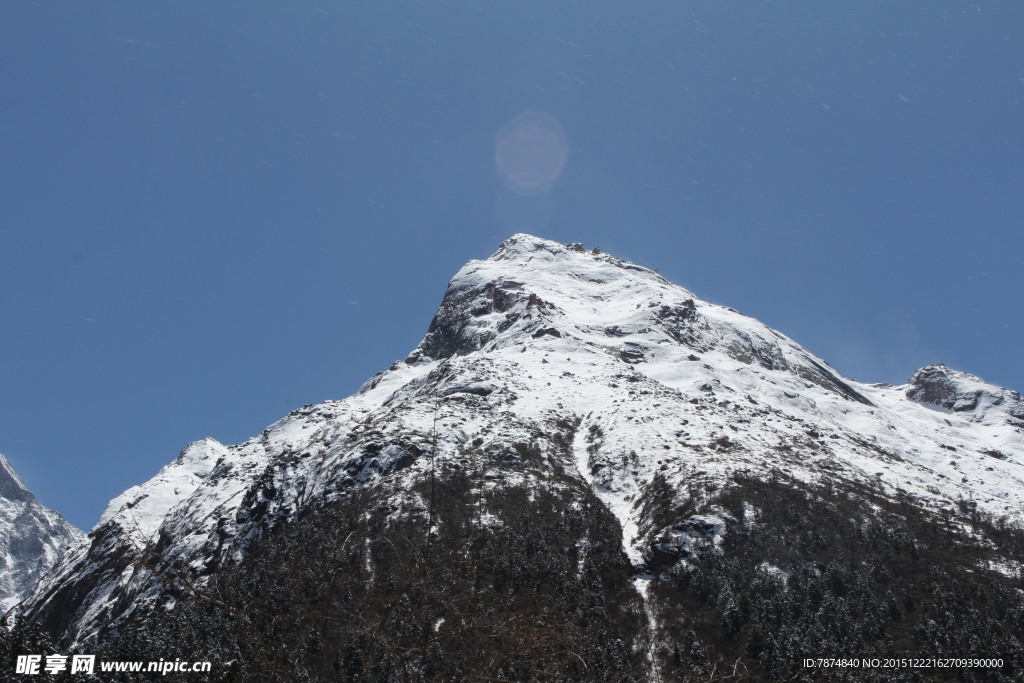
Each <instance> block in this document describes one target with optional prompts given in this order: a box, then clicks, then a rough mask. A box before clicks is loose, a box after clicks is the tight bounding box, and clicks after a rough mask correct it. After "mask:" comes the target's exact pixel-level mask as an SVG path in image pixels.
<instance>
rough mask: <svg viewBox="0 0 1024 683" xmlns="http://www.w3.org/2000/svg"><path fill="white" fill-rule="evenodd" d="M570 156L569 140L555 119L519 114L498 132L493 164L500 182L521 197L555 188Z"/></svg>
mask: <svg viewBox="0 0 1024 683" xmlns="http://www.w3.org/2000/svg"><path fill="white" fill-rule="evenodd" d="M568 156H569V141H568V140H567V139H566V137H565V132H564V131H563V130H562V125H561V124H560V123H559V122H558V119H556V118H555V117H554V116H551V115H549V114H544V113H542V112H538V111H528V112H524V113H522V114H520V115H519V116H517V117H516V118H514V119H513V120H512V121H511V122H509V123H508V124H507V125H506V126H505V127H504V128H502V129H501V130H500V131H499V132H498V139H497V143H496V145H495V153H494V157H495V162H496V163H497V166H498V175H499V176H501V180H502V182H504V183H505V185H507V186H508V187H509V188H510V189H511V190H514V191H515V192H518V193H519V194H522V195H532V194H538V193H541V192H545V191H546V190H549V189H551V187H552V186H554V184H555V182H556V181H557V180H558V178H559V176H561V175H562V170H563V169H564V168H565V161H566V159H567V158H568Z"/></svg>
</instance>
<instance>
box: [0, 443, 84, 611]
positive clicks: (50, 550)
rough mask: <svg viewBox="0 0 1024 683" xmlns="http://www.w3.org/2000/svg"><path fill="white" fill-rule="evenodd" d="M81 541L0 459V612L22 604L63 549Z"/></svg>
mask: <svg viewBox="0 0 1024 683" xmlns="http://www.w3.org/2000/svg"><path fill="white" fill-rule="evenodd" d="M82 537H83V534H82V532H81V531H79V530H78V529H76V528H75V527H73V526H71V525H70V524H68V522H66V521H65V520H64V518H63V517H61V516H60V515H59V514H57V513H56V512H54V511H53V510H49V509H47V508H45V507H43V506H42V505H40V504H39V503H38V502H37V501H36V499H35V496H33V495H32V493H31V492H29V490H28V489H27V488H25V485H24V484H23V483H22V482H21V479H19V478H18V475H17V474H15V472H14V470H13V469H12V468H11V465H10V463H8V462H7V458H5V457H4V456H3V455H0V548H3V555H2V556H0V612H7V610H9V609H10V608H11V607H13V606H14V605H16V604H18V603H19V602H21V600H22V599H23V598H24V597H25V596H26V595H28V593H29V592H30V591H31V590H32V587H33V586H34V585H35V582H36V580H38V579H39V577H40V576H41V575H42V574H44V573H45V572H46V571H47V570H48V569H50V567H52V566H53V565H54V564H56V563H57V560H58V559H59V558H60V556H61V554H62V553H63V551H64V549H65V548H66V547H67V546H69V545H71V544H72V543H74V542H77V541H79V540H80V539H81V538H82Z"/></svg>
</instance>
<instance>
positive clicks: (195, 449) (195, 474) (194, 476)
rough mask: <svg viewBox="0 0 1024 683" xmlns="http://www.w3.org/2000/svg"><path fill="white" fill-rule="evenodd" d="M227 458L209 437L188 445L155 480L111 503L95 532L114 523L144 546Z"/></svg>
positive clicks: (126, 492)
mask: <svg viewBox="0 0 1024 683" xmlns="http://www.w3.org/2000/svg"><path fill="white" fill-rule="evenodd" d="M227 454H228V450H227V448H225V447H224V446H223V445H222V444H221V443H219V442H218V441H216V440H215V439H212V438H209V437H207V438H205V439H202V440H200V441H194V442H192V443H190V444H189V445H187V446H185V448H184V449H182V451H181V453H180V454H178V457H177V458H175V459H174V461H173V462H171V463H170V464H169V465H167V466H166V467H164V468H163V469H161V470H160V472H158V473H157V475H156V476H155V477H153V478H152V479H150V480H149V481H147V482H146V483H144V484H140V485H138V486H133V487H132V488H130V489H128V490H127V491H125V492H124V493H122V494H121V495H120V496H118V497H117V498H114V499H113V500H112V501H110V503H109V504H108V505H107V509H106V510H105V511H104V513H103V515H102V516H101V517H100V520H99V522H98V523H97V524H96V529H101V528H103V527H104V526H105V525H107V524H108V523H110V522H115V523H116V524H118V525H119V526H120V527H121V528H122V529H123V530H125V531H126V532H127V533H128V534H129V535H130V536H131V537H132V538H133V539H134V541H135V542H136V543H137V544H139V545H140V546H145V545H146V543H147V542H149V541H150V540H151V538H152V536H153V535H154V534H155V533H156V531H157V530H158V529H159V528H160V525H161V524H162V523H163V522H164V520H165V519H166V518H167V516H168V515H169V514H170V513H171V512H172V511H173V510H174V509H175V508H176V507H178V505H180V504H181V503H182V502H184V501H186V500H188V498H189V497H190V496H191V495H192V494H193V492H195V490H196V489H197V488H198V487H199V486H200V484H202V483H203V481H204V480H205V479H207V478H208V477H209V476H210V474H211V473H212V472H213V471H214V469H215V467H216V466H217V464H218V462H220V461H221V460H222V458H224V457H225V456H226V455H227Z"/></svg>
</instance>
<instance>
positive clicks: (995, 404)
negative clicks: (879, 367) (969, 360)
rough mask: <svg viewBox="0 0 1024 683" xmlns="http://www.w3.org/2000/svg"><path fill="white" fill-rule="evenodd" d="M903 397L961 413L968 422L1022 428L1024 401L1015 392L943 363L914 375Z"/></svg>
mask: <svg viewBox="0 0 1024 683" xmlns="http://www.w3.org/2000/svg"><path fill="white" fill-rule="evenodd" d="M906 395H907V398H909V399H910V400H911V401H914V402H916V403H920V404H922V405H924V406H926V407H929V408H933V409H935V410H941V411H944V412H949V413H960V414H962V415H963V417H966V418H967V419H968V420H970V421H971V422H988V421H992V420H993V419H995V420H996V421H1000V422H1002V421H1007V422H1009V423H1010V424H1011V425H1013V426H1015V427H1024V399H1021V396H1020V394H1019V393H1018V392H1016V391H1013V390H1012V389H1004V388H1002V387H997V386H995V385H993V384H988V383H987V382H985V381H984V380H983V379H981V378H980V377H976V376H974V375H971V374H969V373H966V372H962V371H960V370H953V369H952V368H949V367H947V366H946V365H944V364H942V363H938V364H936V365H929V366H927V367H923V368H921V369H920V370H918V371H917V372H915V373H914V376H913V377H911V378H910V381H909V383H908V385H907V389H906Z"/></svg>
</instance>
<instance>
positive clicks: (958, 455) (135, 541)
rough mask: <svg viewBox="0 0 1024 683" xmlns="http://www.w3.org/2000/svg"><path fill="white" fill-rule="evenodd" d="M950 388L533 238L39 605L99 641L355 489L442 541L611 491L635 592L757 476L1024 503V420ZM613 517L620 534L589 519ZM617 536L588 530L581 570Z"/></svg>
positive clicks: (167, 481)
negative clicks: (374, 368)
mask: <svg viewBox="0 0 1024 683" xmlns="http://www.w3.org/2000/svg"><path fill="white" fill-rule="evenodd" d="M926 370H927V369H926ZM922 372H924V371H922ZM920 374H921V373H918V375H920ZM925 374H926V375H928V376H930V375H929V373H925ZM933 374H934V373H933ZM940 374H941V373H940ZM918 375H915V377H918ZM968 377H969V376H968ZM975 380H976V378H972V382H974V381H975ZM938 381H939V382H940V384H941V382H943V381H945V380H941V379H940V380H938ZM956 381H957V382H959V384H957V386H960V385H961V384H962V382H961V380H960V379H956ZM977 382H978V387H980V389H979V390H980V391H981V392H982V394H980V395H979V396H991V397H997V396H1002V397H1003V400H1002V404H999V406H997V407H999V409H1000V410H1001V409H1002V408H1003V407H1005V406H1010V405H1011V404H1012V402H1013V401H1012V399H1013V395H1014V394H1013V392H1008V391H1007V390H1003V389H1000V388H998V387H992V386H990V385H985V384H983V383H981V382H980V380H977ZM934 386H935V383H934V382H933V381H932V380H929V379H927V377H925V378H923V379H922V378H918V380H917V383H916V384H915V383H914V381H912V382H911V384H910V385H908V386H903V387H890V386H885V385H865V384H861V383H858V382H854V381H852V380H846V379H843V378H842V377H841V376H840V375H839V374H838V373H836V372H835V371H833V370H831V369H830V368H829V367H828V365H827V363H825V361H823V360H821V359H818V358H816V357H814V356H813V355H812V354H810V353H809V352H808V351H806V350H805V349H803V348H802V347H800V346H799V345H798V344H797V343H796V342H794V341H793V340H791V339H789V338H787V337H786V336H785V335H782V334H780V333H778V332H776V331H774V330H771V329H770V328H768V327H767V326H765V325H763V324H762V323H760V322H758V321H756V320H753V319H751V318H748V317H746V316H743V315H741V314H739V313H737V312H736V311H734V310H732V309H729V308H725V307H722V306H717V305H714V304H710V303H707V302H704V301H701V300H700V299H698V298H697V297H695V296H694V295H693V294H692V293H691V292H689V291H687V290H686V289H683V288H682V287H679V286H677V285H673V284H671V283H669V282H667V281H666V280H665V279H664V278H662V277H661V276H660V275H659V274H657V273H656V272H654V271H651V270H648V269H646V268H643V267H641V266H637V265H635V264H632V263H628V262H625V261H622V260H621V259H617V258H615V257H613V256H609V255H606V254H601V253H596V252H595V251H587V250H585V249H583V248H582V247H581V246H580V245H563V244H559V243H556V242H551V241H548V240H542V239H538V238H535V237H531V236H529V235H516V236H514V237H512V238H511V239H509V240H507V241H506V242H505V243H503V244H502V245H501V247H500V248H499V249H498V251H497V252H496V253H495V254H494V255H493V256H491V257H490V258H489V259H487V260H482V261H471V262H470V263H468V264H467V265H466V266H465V267H463V268H462V269H461V270H460V271H459V272H458V273H457V274H456V276H455V277H454V278H453V280H452V281H451V283H450V284H449V286H448V289H447V292H446V294H445V297H444V300H443V302H442V304H441V306H440V308H439V310H438V313H437V315H436V316H435V318H434V320H433V322H432V323H431V325H430V328H429V330H428V332H427V334H426V336H425V337H424V339H423V341H422V342H421V344H420V345H419V346H418V347H417V348H416V349H415V350H414V351H413V352H412V353H411V354H410V355H409V356H408V357H407V358H405V359H404V360H403V361H399V362H396V363H395V364H394V365H393V366H391V368H389V369H388V370H386V371H384V372H381V373H378V374H377V375H375V376H374V377H373V378H371V380H369V381H368V382H367V383H366V384H365V385H364V386H363V387H362V388H361V389H360V390H359V392H357V394H356V395H354V396H352V397H349V398H347V399H345V400H341V401H328V402H325V403H322V404H319V405H310V406H305V407H303V408H301V409H299V410H296V411H294V412H293V413H291V414H289V415H288V416H287V417H285V418H284V419H283V420H281V421H279V422H277V423H275V424H274V425H271V426H270V427H268V428H267V429H266V430H264V431H263V433H261V434H260V435H259V436H257V437H254V438H252V439H249V440H248V441H246V442H244V443H242V444H238V445H234V446H224V445H221V444H218V443H216V442H215V441H213V440H210V439H207V440H205V441H202V442H197V443H195V444H192V445H190V446H189V447H187V448H186V449H185V450H184V451H183V452H182V454H181V455H180V456H179V457H178V459H177V460H175V461H174V462H172V463H171V464H169V465H168V466H167V467H165V468H164V469H163V470H162V471H161V472H160V473H159V474H158V475H157V476H156V477H154V478H153V479H152V480H150V481H149V482H147V483H145V484H142V485H140V486H138V487H135V488H133V489H130V490H129V491H127V492H126V493H125V494H123V495H122V496H120V497H118V498H117V499H115V500H114V501H112V502H111V504H110V506H109V507H108V509H107V512H106V513H105V514H104V515H103V518H102V519H101V520H100V522H99V524H98V525H97V526H96V527H95V528H94V529H93V530H92V531H91V532H90V534H89V538H88V539H87V540H86V541H84V542H83V543H81V544H80V545H79V546H78V547H77V548H76V549H75V550H74V552H72V553H69V554H68V555H67V556H66V557H65V558H64V560H63V561H62V562H61V563H60V565H59V566H58V567H57V568H56V569H55V570H54V571H53V572H52V573H51V574H50V575H49V576H48V577H47V579H46V580H45V581H43V582H41V584H40V586H39V588H38V590H37V591H36V592H35V594H34V596H33V597H32V599H31V600H30V601H29V603H28V604H29V606H30V610H31V614H32V616H34V618H36V619H37V620H39V621H42V622H45V623H46V624H47V625H48V627H49V628H50V629H51V630H52V631H53V632H55V633H58V634H60V635H61V636H62V637H63V638H64V640H65V641H67V642H70V641H78V642H80V643H81V642H85V641H89V640H90V639H97V638H102V637H104V634H106V633H108V632H110V631H112V630H116V627H117V625H118V624H120V623H127V622H130V621H131V620H132V619H135V618H138V617H139V615H145V614H147V613H149V612H150V611H151V610H153V609H154V608H155V607H156V606H158V605H162V606H164V607H170V606H172V605H173V604H175V602H176V601H177V600H178V599H181V598H182V596H183V595H184V593H183V591H184V589H183V588H182V587H183V586H185V587H190V589H194V588H195V587H201V586H203V585H205V584H206V582H207V581H209V580H210V577H211V576H214V575H216V574H218V573H219V572H221V571H224V570H225V568H228V567H230V566H232V565H233V564H234V563H236V562H238V561H239V560H240V559H241V558H243V557H245V556H246V553H247V551H248V549H249V548H250V547H252V546H253V544H258V543H259V542H260V540H261V539H263V538H267V534H268V533H269V532H270V530H272V529H274V528H275V527H279V526H281V525H282V524H284V523H285V522H289V521H291V520H298V519H302V518H304V517H305V516H306V515H310V514H315V511H316V510H318V509H323V508H324V507H325V506H332V505H340V506H343V507H344V506H348V505H352V504H353V503H352V501H354V500H356V499H357V498H358V499H359V500H360V501H363V502H361V503H360V505H365V506H366V509H367V513H366V514H367V519H369V518H370V517H371V516H372V515H379V517H380V519H382V520H384V521H382V522H381V524H382V525H383V527H382V528H385V529H392V530H393V529H394V528H396V527H400V526H402V525H409V524H413V522H416V523H417V524H420V525H421V526H423V527H424V528H425V529H427V534H428V537H429V534H430V533H433V532H432V531H431V530H432V529H434V527H435V526H437V528H439V529H440V528H442V527H443V524H441V522H440V521H439V520H438V516H442V515H452V516H455V517H458V516H459V515H460V514H467V515H470V517H471V518H472V519H473V520H475V521H474V522H473V524H474V525H475V528H476V529H478V530H485V531H486V530H488V529H489V530H491V531H493V532H494V533H495V534H497V533H498V531H499V530H500V529H507V528H510V527H511V526H512V525H513V522H515V520H517V519H518V517H515V518H514V517H511V516H510V515H512V514H513V513H512V512H510V510H509V509H508V508H507V507H502V505H503V504H502V503H501V501H502V500H505V496H506V494H509V492H518V493H517V494H516V495H517V496H519V498H518V499H519V500H522V501H527V502H524V503H522V505H528V504H529V501H532V500H534V498H533V497H531V496H535V493H530V492H537V491H544V492H548V493H551V492H556V493H558V495H559V496H561V499H562V500H564V501H566V503H565V504H566V505H570V506H572V507H573V509H582V510H587V509H591V508H588V507H587V506H588V505H591V504H592V503H593V504H594V505H599V506H600V508H601V514H602V515H603V517H601V519H602V520H604V519H606V518H607V519H611V520H613V521H614V522H615V523H616V524H617V525H618V528H619V534H618V537H617V538H615V539H613V540H614V542H615V543H616V544H617V545H619V546H620V547H621V553H623V554H624V555H625V559H624V561H623V563H622V564H623V566H630V565H631V566H632V567H633V568H634V569H633V571H634V574H635V576H634V577H633V579H632V587H631V588H630V590H631V591H635V595H647V596H649V595H650V588H651V584H650V579H651V576H652V573H653V574H656V573H658V572H661V571H664V570H666V568H670V567H673V566H681V565H680V563H685V562H687V561H688V560H687V558H691V557H694V556H697V555H699V554H700V553H701V552H703V551H705V550H708V549H712V550H713V549H714V548H716V547H718V546H719V545H721V539H722V538H728V537H729V534H730V529H735V528H738V527H737V526H736V525H740V526H742V524H741V522H740V521H739V517H738V516H737V513H736V512H735V511H729V510H726V509H724V508H723V509H703V508H700V509H698V508H696V507H693V505H691V503H692V501H693V500H695V497H694V496H695V495H696V494H694V495H691V494H690V493H688V492H692V491H695V490H696V488H699V487H698V486H697V485H698V484H699V485H700V486H702V487H704V488H705V489H707V490H713V489H714V488H715V487H719V488H721V487H722V486H725V485H726V483H727V482H729V481H732V480H733V479H734V478H735V477H736V476H739V475H742V477H745V478H746V479H745V480H744V481H758V480H768V479H769V478H771V480H772V481H775V480H776V479H777V478H778V477H784V478H785V480H786V481H788V482H791V483H792V485H806V486H809V487H810V486H821V485H824V484H823V482H824V483H827V484H829V485H837V486H839V485H842V486H846V487H855V488H857V489H858V490H870V491H873V492H876V494H877V495H879V496H889V497H891V498H893V499H895V498H897V497H898V498H899V500H901V501H903V504H905V505H913V506H915V507H916V508H920V509H922V510H927V511H933V512H937V513H943V512H950V513H952V512H955V511H957V510H958V509H959V507H960V506H961V505H960V504H961V502H962V501H963V500H966V499H970V500H971V501H972V505H974V506H976V507H975V509H976V510H980V511H986V512H989V513H992V514H994V515H998V516H1007V517H1010V518H1019V517H1020V515H1021V510H1024V428H1022V427H1021V426H1020V425H1019V424H1015V423H1014V422H1013V420H1012V419H1009V418H1008V419H1003V420H989V419H982V420H979V419H974V418H975V417H976V416H977V413H976V412H972V410H974V409H972V410H956V409H955V406H956V405H957V403H956V401H954V402H953V404H952V405H953V408H951V410H952V412H939V411H937V410H936V409H935V407H936V406H938V407H941V408H943V409H945V403H946V402H948V401H949V400H950V397H952V396H953V395H954V394H955V393H956V392H952V393H951V392H950V391H947V390H946V389H941V388H940V389H935V388H929V387H934ZM941 386H945V385H941ZM972 386H973V385H972ZM956 391H961V390H960V389H957V390H956ZM971 391H973V389H972V390H971ZM957 400H960V399H957ZM995 400H996V399H995V398H993V399H992V402H993V403H992V404H993V405H995V403H994V401H995ZM981 402H982V401H981V399H980V398H979V403H978V405H979V406H980V405H981ZM1008 410H1010V412H1009V413H1007V414H1008V415H1010V416H1011V417H1012V415H1013V414H1014V412H1013V411H1014V410H1015V408H1011V409H1008ZM993 454H998V455H993ZM438 481H450V482H459V481H461V482H462V483H461V484H458V485H457V486H461V487H463V488H462V489H460V490H462V494H460V496H462V497H461V498H460V497H459V496H454V494H453V496H454V497H453V500H463V499H464V500H465V501H466V502H465V506H469V507H467V508H466V510H463V512H462V513H459V512H458V511H457V509H456V508H455V507H448V508H442V507H439V503H438V502H437V500H436V499H435V498H436V496H435V487H434V484H435V483H436V482H438ZM424 482H431V485H430V486H429V487H427V486H425V484H424ZM451 486H452V487H455V488H457V486H456V484H452V485H451ZM455 488H453V490H455ZM520 494H521V495H520ZM876 494H872V495H876ZM509 495H510V494H509ZM366 496H370V501H369V502H367V499H366ZM687 501H690V502H687ZM453 505H454V503H453ZM876 507H877V506H876ZM346 509H348V508H346ZM594 514H597V513H596V512H594ZM753 514H754V512H751V515H753ZM595 519H596V518H595ZM416 520H418V521H416ZM515 523H518V522H515ZM581 524H582V523H581ZM597 526H600V527H601V528H607V526H606V525H605V522H601V523H600V524H598V522H595V521H591V522H588V523H586V524H583V525H582V527H581V528H583V527H587V528H592V527H594V528H596V527H597ZM351 533H353V534H355V533H356V532H355V531H352V532H351ZM437 533H442V532H437ZM559 533H561V532H559ZM442 535H443V534H442ZM604 535H605V536H607V534H604ZM346 540H347V539H346V538H340V539H334V540H333V541H332V542H336V543H342V544H343V542H345V541H346ZM367 543H369V541H367ZM598 545H599V539H598V538H597V537H596V536H595V537H589V536H588V537H586V539H585V540H583V541H581V542H580V544H579V547H578V548H576V549H575V550H574V551H573V552H574V553H576V554H577V556H576V557H575V559H574V561H576V562H578V564H579V567H581V568H583V567H585V566H587V563H588V561H589V560H588V557H589V558H592V557H596V555H594V554H593V553H597V552H598V551H597V546H598ZM367 547H368V548H369V545H368V546H367ZM606 551H607V548H606V547H605V548H602V549H601V552H606ZM367 552H368V553H369V554H370V555H372V554H373V553H372V552H371V551H370V550H367ZM627 560H628V561H627ZM365 566H366V567H367V571H368V572H369V573H370V574H371V575H372V574H373V571H370V570H371V569H372V568H373V567H374V566H375V565H374V564H373V562H372V561H370V560H367V561H366V563H365ZM581 571H582V569H581ZM184 592H187V591H184ZM620 599H621V600H622V602H623V604H626V605H628V604H634V602H635V601H633V598H631V597H629V596H628V595H627V596H622V595H620ZM652 615H653V612H652ZM656 622H657V619H656V618H655V617H654V616H651V620H649V623H650V624H651V626H650V629H651V631H650V638H649V639H653V640H657V638H658V637H659V636H657V633H659V631H658V628H657V623H656ZM437 628H441V626H438V627H437ZM641 640H643V639H642V638H641ZM631 647H634V648H635V647H638V646H637V645H636V644H633V645H631ZM652 657H653V655H652ZM653 661H655V659H653V658H650V659H649V662H653ZM652 666H653V665H652ZM567 675H568V674H567Z"/></svg>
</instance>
